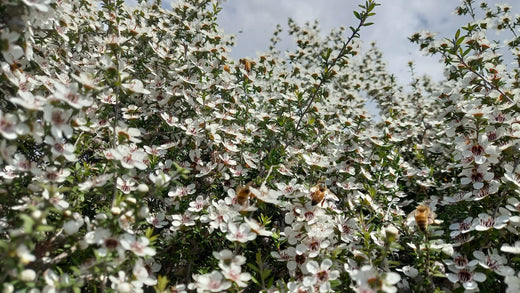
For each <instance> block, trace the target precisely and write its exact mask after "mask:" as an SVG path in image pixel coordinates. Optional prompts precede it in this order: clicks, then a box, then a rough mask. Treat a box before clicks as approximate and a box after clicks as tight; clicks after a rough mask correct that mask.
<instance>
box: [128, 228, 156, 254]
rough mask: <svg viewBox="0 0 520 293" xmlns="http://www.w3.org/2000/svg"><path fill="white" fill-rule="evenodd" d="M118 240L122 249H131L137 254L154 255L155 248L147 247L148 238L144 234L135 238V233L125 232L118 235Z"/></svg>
mask: <svg viewBox="0 0 520 293" xmlns="http://www.w3.org/2000/svg"><path fill="white" fill-rule="evenodd" d="M119 242H120V243H121V246H122V247H123V248H124V249H126V250H130V251H132V252H133V253H135V255H137V256H154V255H155V249H154V248H152V247H148V244H150V240H148V238H146V237H144V236H141V237H139V238H136V236H135V235H131V234H128V233H126V234H123V235H121V236H120V237H119Z"/></svg>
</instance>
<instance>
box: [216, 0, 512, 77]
mask: <svg viewBox="0 0 520 293" xmlns="http://www.w3.org/2000/svg"><path fill="white" fill-rule="evenodd" d="M515 1H516V0H515ZM515 1H511V0H510V3H513V2H515ZM377 2H378V3H381V5H380V6H378V7H376V8H375V11H374V12H375V13H376V15H375V16H374V17H372V18H371V19H369V21H371V22H374V24H373V25H372V26H369V27H365V28H363V29H362V30H361V32H360V34H361V40H362V41H363V43H364V47H365V48H368V47H369V45H370V43H371V42H374V41H375V42H376V44H377V46H378V47H379V48H380V49H381V50H382V52H383V58H384V60H385V61H386V63H387V65H388V70H389V71H390V72H391V73H393V74H394V75H396V77H397V78H398V80H399V81H400V82H402V83H407V82H409V81H410V80H411V75H410V70H409V67H408V62H409V61H413V62H414V63H415V72H416V74H419V75H422V74H425V73H426V74H429V75H430V76H431V77H432V78H433V79H434V80H437V81H439V80H442V78H443V73H442V66H441V64H440V63H439V60H440V57H438V56H434V57H431V56H425V54H424V53H423V52H421V51H419V48H418V46H417V45H415V44H412V43H410V42H409V41H408V37H409V36H411V35H412V34H414V33H415V32H418V31H421V30H429V31H432V32H435V33H438V36H442V37H450V38H452V37H453V36H454V34H455V31H456V30H457V29H458V28H459V27H461V26H463V25H465V24H467V23H468V22H469V21H470V19H469V17H462V16H456V15H454V14H453V11H454V10H455V7H456V6H458V5H459V4H460V2H459V1H458V0H379V1H377ZM487 2H488V3H489V5H490V6H491V5H495V4H500V3H505V2H504V1H496V0H491V1H487ZM364 3H365V1H364V0H322V1H318V0H226V1H224V2H223V3H222V11H221V13H220V14H219V20H218V23H219V25H220V26H221V28H222V29H223V30H224V32H225V33H226V34H234V35H236V47H235V48H233V49H232V52H231V55H232V57H234V58H242V57H254V56H256V55H257V53H260V52H263V51H267V50H268V47H269V39H270V38H271V36H272V33H273V32H274V30H275V28H276V25H277V24H281V25H282V28H283V29H284V30H285V31H286V30H287V20H288V18H292V19H293V20H294V21H296V22H297V23H299V24H303V23H305V22H307V21H309V22H313V21H314V20H315V19H317V20H319V23H320V27H321V31H322V33H323V34H325V33H327V32H329V31H330V29H331V28H337V27H340V26H344V27H347V28H348V27H349V26H357V19H356V18H355V17H354V15H353V13H352V11H354V10H359V8H358V5H359V4H364ZM478 3H480V1H478ZM513 5H516V7H513V11H517V12H518V11H520V9H519V8H520V3H519V4H513ZM346 32H347V33H348V32H350V30H347V31H346ZM282 38H285V40H286V42H285V44H286V46H289V44H290V43H291V42H292V40H291V39H290V37H288V36H282Z"/></svg>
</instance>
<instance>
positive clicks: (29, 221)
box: [20, 214, 34, 233]
mask: <svg viewBox="0 0 520 293" xmlns="http://www.w3.org/2000/svg"><path fill="white" fill-rule="evenodd" d="M20 218H21V219H22V221H23V226H24V230H25V232H26V233H31V232H32V231H33V226H34V219H33V218H31V217H30V216H29V215H26V214H21V215H20Z"/></svg>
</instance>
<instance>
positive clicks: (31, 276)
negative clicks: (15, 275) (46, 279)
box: [20, 269, 36, 282]
mask: <svg viewBox="0 0 520 293" xmlns="http://www.w3.org/2000/svg"><path fill="white" fill-rule="evenodd" d="M35 279H36V272H35V271H34V270H31V269H26V270H23V271H22V272H20V280H21V281H23V282H32V281H34V280H35Z"/></svg>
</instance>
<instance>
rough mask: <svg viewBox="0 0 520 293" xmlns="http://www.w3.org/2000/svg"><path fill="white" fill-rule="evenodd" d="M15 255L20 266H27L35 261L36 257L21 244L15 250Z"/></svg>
mask: <svg viewBox="0 0 520 293" xmlns="http://www.w3.org/2000/svg"><path fill="white" fill-rule="evenodd" d="M16 255H17V256H18V257H19V258H20V262H21V263H22V264H28V263H30V262H32V261H35V260H36V256H34V255H33V254H32V253H31V251H30V250H29V249H28V248H27V246H26V245H25V244H21V245H20V246H18V247H17V248H16Z"/></svg>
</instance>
